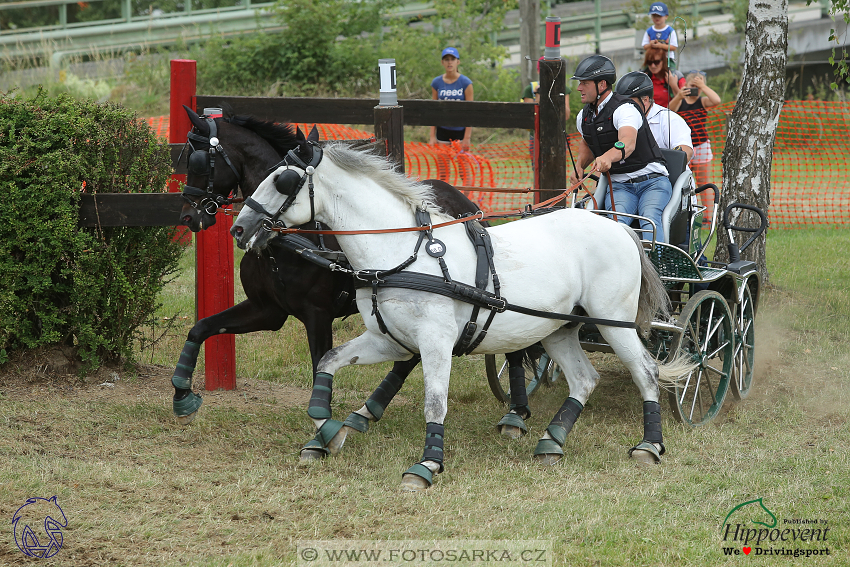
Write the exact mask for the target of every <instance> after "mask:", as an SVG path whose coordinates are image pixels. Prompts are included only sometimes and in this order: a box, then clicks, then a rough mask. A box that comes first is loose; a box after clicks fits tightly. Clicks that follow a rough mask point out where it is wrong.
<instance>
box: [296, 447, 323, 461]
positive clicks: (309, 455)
mask: <svg viewBox="0 0 850 567" xmlns="http://www.w3.org/2000/svg"><path fill="white" fill-rule="evenodd" d="M300 456H301V460H302V461H321V460H322V459H324V458H325V456H327V453H325V452H324V451H319V450H317V449H301V453H300Z"/></svg>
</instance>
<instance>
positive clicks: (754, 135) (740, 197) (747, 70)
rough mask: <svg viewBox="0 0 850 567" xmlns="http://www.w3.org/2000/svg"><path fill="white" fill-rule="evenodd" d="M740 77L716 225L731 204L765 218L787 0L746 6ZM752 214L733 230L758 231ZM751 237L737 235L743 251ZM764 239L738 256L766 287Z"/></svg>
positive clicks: (722, 236) (721, 256) (737, 218)
mask: <svg viewBox="0 0 850 567" xmlns="http://www.w3.org/2000/svg"><path fill="white" fill-rule="evenodd" d="M745 45H746V51H745V55H744V74H743V77H742V78H741V90H740V92H739V93H738V102H737V104H736V105H735V109H734V110H733V111H732V117H731V119H730V121H729V133H728V137H727V139H726V149H725V150H724V152H723V193H722V195H721V199H720V211H719V213H718V215H719V216H718V223H720V222H721V221H722V216H720V215H722V213H723V210H725V208H726V206H727V205H728V204H729V203H733V202H736V201H737V202H739V203H746V204H749V205H755V206H757V207H759V208H760V209H762V210H763V211H764V212H765V213H767V212H768V207H769V206H770V173H771V162H772V159H773V142H774V139H775V137H776V127H777V125H778V123H779V113H780V112H781V111H782V103H783V99H784V98H785V62H786V60H787V52H788V0H750V9H749V13H748V14H747V31H746V43H745ZM751 216H752V214H751V213H749V214H747V213H742V212H741V211H738V212H737V213H736V214H733V215H732V216H731V217H730V219H731V221H732V222H731V224H733V225H737V226H758V224H757V219H751ZM721 228H722V226H719V227H718V240H717V252H716V256H715V259H716V260H718V261H726V260H728V252H727V249H726V245H727V244H728V242H729V239H728V236H727V235H726V233H725V231H723V230H722V229H721ZM749 236H750V235H749V234H746V233H737V234H736V235H735V241H736V242H737V243H738V244H739V245H742V244H743V243H744V242H745V241H746V240H747V239H748V238H749ZM766 236H767V235H766V234H764V235H762V236H761V237H760V238H759V239H758V240H757V241H756V242H754V243H753V244H752V245H751V246H750V248H749V249H747V251H746V252H745V253H744V254H743V255H742V257H743V258H746V259H748V260H751V261H753V262H756V263H757V264H758V266H759V270H760V271H761V273H762V276H763V277H764V280H763V282H764V283H767V282H768V273H767V264H766V243H767V239H766Z"/></svg>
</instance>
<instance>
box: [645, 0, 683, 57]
mask: <svg viewBox="0 0 850 567" xmlns="http://www.w3.org/2000/svg"><path fill="white" fill-rule="evenodd" d="M668 14H669V11H668V10H667V4H665V3H664V2H653V3H652V6H651V7H650V8H649V15H650V17H651V18H652V25H651V26H649V27H648V28H647V30H646V32H645V33H644V34H643V40H642V41H641V45H642V46H643V49H644V51H645V50H647V49H650V48H653V47H654V48H656V49H662V50H664V51H666V52H667V59H668V67H670V68H671V69H673V70H675V69H676V50H677V49H678V48H679V39H678V37H677V36H676V30H674V29H673V28H672V27H671V26H669V25H667V15H668Z"/></svg>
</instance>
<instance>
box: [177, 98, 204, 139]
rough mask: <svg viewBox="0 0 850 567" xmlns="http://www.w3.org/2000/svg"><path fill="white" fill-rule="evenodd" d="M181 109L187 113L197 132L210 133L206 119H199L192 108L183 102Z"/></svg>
mask: <svg viewBox="0 0 850 567" xmlns="http://www.w3.org/2000/svg"><path fill="white" fill-rule="evenodd" d="M183 110H185V111H186V114H188V115H189V120H190V121H191V122H192V126H194V127H195V128H196V129H197V130H198V132H200V133H201V134H203V135H204V136H209V135H210V126H209V124H207V121H206V120H201V117H200V116H198V114H197V113H196V112H195V111H194V110H192V109H191V108H189V107H188V106H186V105H185V104H184V105H183Z"/></svg>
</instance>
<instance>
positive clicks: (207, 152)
mask: <svg viewBox="0 0 850 567" xmlns="http://www.w3.org/2000/svg"><path fill="white" fill-rule="evenodd" d="M200 118H203V119H204V120H206V122H207V124H208V125H209V130H210V131H209V136H203V135H201V134H197V133H196V128H193V129H192V131H191V132H189V133H188V134H187V139H186V145H188V146H189V148H190V150H189V157H188V159H187V166H188V170H189V173H191V174H194V175H206V176H207V186H206V188H205V189H201V188H200V187H194V186H192V185H188V184H187V185H184V186H183V199H185V200H186V201H187V202H188V203H189V204H190V205H192V206H193V207H194V208H195V210H197V211H198V212H201V211H203V212H205V213H207V214H208V215H211V216H214V215H215V214H216V212H217V211H218V209H219V207H223V206H224V205H229V204H231V203H233V200H232V199H231V195H232V194H233V192H232V191H231V193H229V194H227V195H216V194H215V193H214V192H213V184H214V183H215V161H216V153H219V154H221V157H222V158H223V159H224V161H225V163H226V164H227V165H229V166H230V169H231V170H232V171H233V174H234V175H235V176H236V183H237V185H238V184H239V183H241V182H242V176H241V175H239V172H238V171H236V168H235V167H233V163H232V162H231V161H230V158H229V157H227V152H225V151H224V148H222V147H221V144H220V143H219V140H218V137H217V134H218V128H217V127H216V124H215V119H213V118H211V117H209V116H206V115H202V116H200ZM193 142H195V143H197V144H198V147H195V143H193ZM185 149H186V146H185V145H184V146H183V150H185ZM180 157H183V151H181V152H180ZM179 159H180V158H178V161H179ZM234 191H235V189H234ZM192 197H200V199H199V200H197V201H196V200H193V199H192Z"/></svg>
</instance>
